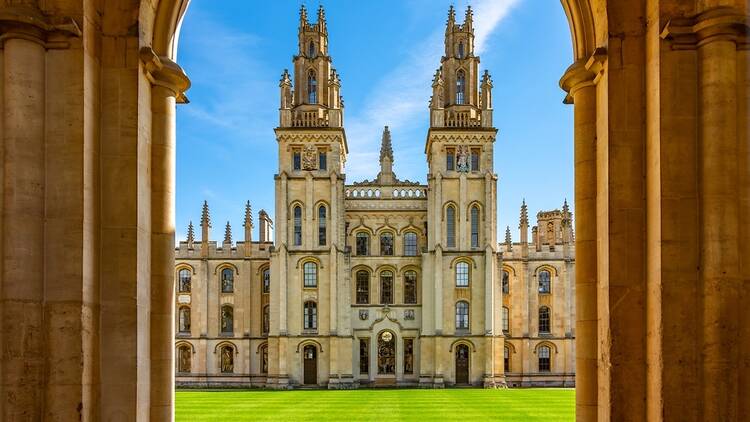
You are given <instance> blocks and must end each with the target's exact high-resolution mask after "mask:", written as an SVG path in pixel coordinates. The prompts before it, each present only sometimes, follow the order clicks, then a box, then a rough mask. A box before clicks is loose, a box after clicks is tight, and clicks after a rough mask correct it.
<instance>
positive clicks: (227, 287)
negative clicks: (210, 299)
mask: <svg viewBox="0 0 750 422" xmlns="http://www.w3.org/2000/svg"><path fill="white" fill-rule="evenodd" d="M221 292H222V293H232V292H234V271H232V269H231V268H224V269H223V270H221Z"/></svg>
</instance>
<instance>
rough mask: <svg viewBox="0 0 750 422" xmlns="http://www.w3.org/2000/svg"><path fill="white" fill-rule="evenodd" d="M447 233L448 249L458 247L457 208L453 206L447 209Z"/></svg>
mask: <svg viewBox="0 0 750 422" xmlns="http://www.w3.org/2000/svg"><path fill="white" fill-rule="evenodd" d="M445 232H446V241H447V243H448V247H449V248H454V247H456V208H455V207H454V206H453V205H448V207H447V208H446V209H445Z"/></svg>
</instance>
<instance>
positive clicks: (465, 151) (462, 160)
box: [456, 145, 469, 172]
mask: <svg viewBox="0 0 750 422" xmlns="http://www.w3.org/2000/svg"><path fill="white" fill-rule="evenodd" d="M456 170H458V171H463V172H468V171H469V147H467V146H466V145H461V146H459V147H458V149H457V150H456Z"/></svg>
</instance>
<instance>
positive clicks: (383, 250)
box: [380, 233, 393, 256]
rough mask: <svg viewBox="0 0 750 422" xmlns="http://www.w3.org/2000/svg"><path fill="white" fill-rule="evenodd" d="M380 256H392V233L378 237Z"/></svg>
mask: <svg viewBox="0 0 750 422" xmlns="http://www.w3.org/2000/svg"><path fill="white" fill-rule="evenodd" d="M380 254H381V255H384V256H391V255H393V233H383V234H381V235H380Z"/></svg>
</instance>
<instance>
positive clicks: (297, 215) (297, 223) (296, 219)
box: [294, 205, 302, 246]
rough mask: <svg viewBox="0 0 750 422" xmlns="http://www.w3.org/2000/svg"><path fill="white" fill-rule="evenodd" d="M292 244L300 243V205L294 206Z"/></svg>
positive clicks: (298, 244)
mask: <svg viewBox="0 0 750 422" xmlns="http://www.w3.org/2000/svg"><path fill="white" fill-rule="evenodd" d="M294 245H295V246H300V245H302V207H300V206H299V205H297V206H295V207H294Z"/></svg>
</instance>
